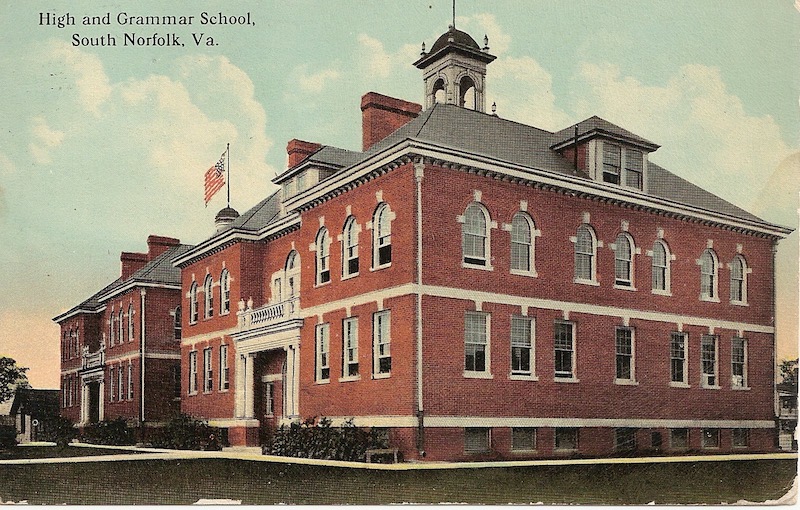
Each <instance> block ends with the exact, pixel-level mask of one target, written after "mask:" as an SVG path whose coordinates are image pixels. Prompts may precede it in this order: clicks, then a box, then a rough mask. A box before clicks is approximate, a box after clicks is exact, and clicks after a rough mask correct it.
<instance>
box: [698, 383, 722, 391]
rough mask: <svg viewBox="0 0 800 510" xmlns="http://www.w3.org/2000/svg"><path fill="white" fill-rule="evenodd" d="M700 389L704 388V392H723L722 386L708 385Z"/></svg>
mask: <svg viewBox="0 0 800 510" xmlns="http://www.w3.org/2000/svg"><path fill="white" fill-rule="evenodd" d="M700 387H701V388H703V389H704V390H721V389H722V386H708V385H705V384H703V385H701V386H700Z"/></svg>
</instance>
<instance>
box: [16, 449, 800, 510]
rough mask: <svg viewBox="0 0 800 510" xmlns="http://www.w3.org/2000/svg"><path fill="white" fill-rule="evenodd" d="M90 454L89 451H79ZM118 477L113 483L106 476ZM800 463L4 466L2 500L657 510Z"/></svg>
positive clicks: (778, 492)
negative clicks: (647, 509)
mask: <svg viewBox="0 0 800 510" xmlns="http://www.w3.org/2000/svg"><path fill="white" fill-rule="evenodd" d="M81 450H83V449H81ZM111 472H113V475H114V476H109V473H111ZM796 473H797V465H796V462H795V461H794V460H758V461H726V462H694V463H676V464H655V463H654V464H628V465H621V464H613V465H597V466H536V467H524V468H485V469H454V470H425V471H368V470H361V469H346V468H329V467H317V466H300V465H291V464H274V463H267V462H252V461H241V460H228V459H196V460H195V459H193V460H159V461H152V460H151V461H141V462H136V461H121V462H116V463H114V464H113V465H111V464H107V463H88V464H49V465H16V466H0V499H1V500H2V501H9V500H11V501H20V500H27V501H28V502H29V503H31V504H63V503H66V504H91V505H104V504H159V503H162V504H189V503H193V502H196V501H197V500H199V499H223V498H224V499H233V500H241V501H242V503H243V504H250V505H265V504H275V503H290V504H333V503H353V504H362V505H363V504H387V503H400V502H412V503H441V502H451V503H453V502H459V503H473V504H477V503H486V504H504V503H532V502H533V503H535V502H539V501H541V502H543V503H545V504H565V503H584V504H595V505H598V504H623V503H628V504H640V505H641V504H645V503H649V502H651V501H655V502H656V503H658V504H681V503H716V504H718V503H723V502H725V503H734V502H736V501H739V500H742V499H745V500H748V501H752V502H761V501H765V500H768V499H778V498H779V497H781V496H783V495H784V494H785V493H786V492H787V491H788V489H789V487H791V485H792V481H793V479H794V477H795V475H796Z"/></svg>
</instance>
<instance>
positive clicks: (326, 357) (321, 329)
mask: <svg viewBox="0 0 800 510" xmlns="http://www.w3.org/2000/svg"><path fill="white" fill-rule="evenodd" d="M330 351H331V336H330V324H319V325H318V326H317V381H327V380H329V379H330V378H331V368H330Z"/></svg>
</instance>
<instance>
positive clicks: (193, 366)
mask: <svg viewBox="0 0 800 510" xmlns="http://www.w3.org/2000/svg"><path fill="white" fill-rule="evenodd" d="M189 393H190V394H192V393H197V351H191V352H190V353H189Z"/></svg>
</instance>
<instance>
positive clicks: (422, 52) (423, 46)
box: [419, 41, 426, 55]
mask: <svg viewBox="0 0 800 510" xmlns="http://www.w3.org/2000/svg"><path fill="white" fill-rule="evenodd" d="M419 54H420V55H426V53H425V41H422V51H421V52H419Z"/></svg>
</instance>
